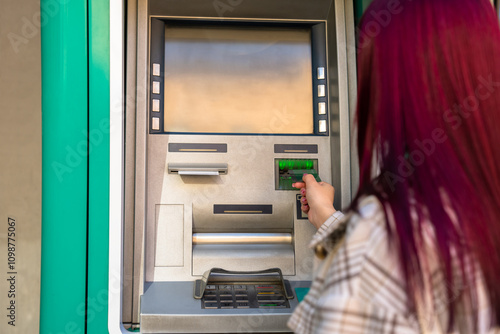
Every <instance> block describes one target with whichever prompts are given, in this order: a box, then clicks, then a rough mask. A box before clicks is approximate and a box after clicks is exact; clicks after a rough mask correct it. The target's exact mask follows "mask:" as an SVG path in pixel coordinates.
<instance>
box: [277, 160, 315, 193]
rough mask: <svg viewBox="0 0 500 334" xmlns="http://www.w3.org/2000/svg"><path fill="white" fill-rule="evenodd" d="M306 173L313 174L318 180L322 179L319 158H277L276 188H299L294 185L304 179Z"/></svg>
mask: <svg viewBox="0 0 500 334" xmlns="http://www.w3.org/2000/svg"><path fill="white" fill-rule="evenodd" d="M304 174H311V175H312V176H314V178H315V179H316V181H318V182H320V181H321V179H320V177H319V173H318V159H275V178H276V180H275V181H276V184H275V186H276V190H297V189H296V188H294V187H293V186H292V185H293V184H294V183H295V182H298V181H302V177H303V175H304Z"/></svg>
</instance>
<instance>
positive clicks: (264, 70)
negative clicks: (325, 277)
mask: <svg viewBox="0 0 500 334" xmlns="http://www.w3.org/2000/svg"><path fill="white" fill-rule="evenodd" d="M250 2H251V1H238V4H239V5H237V6H236V5H235V4H236V2H231V3H233V5H235V6H232V7H231V8H232V10H229V7H219V8H216V6H215V5H214V4H215V3H216V2H213V1H192V3H193V6H188V5H186V4H185V3H186V1H180V0H178V1H174V0H169V1H165V0H163V1H160V0H156V1H149V3H146V4H145V3H142V2H141V1H140V2H139V3H136V4H135V5H136V6H137V7H134V6H133V3H132V4H129V10H130V9H131V8H132V9H134V8H135V10H136V11H132V13H129V15H133V14H136V15H137V16H136V17H137V21H135V22H134V21H133V20H129V26H128V27H127V30H128V35H127V36H128V39H127V44H128V47H127V58H128V59H127V69H126V73H127V81H126V87H125V88H126V90H127V91H130V92H134V93H131V94H126V95H127V96H133V98H129V99H127V101H126V102H127V105H126V127H125V133H126V136H125V156H126V160H125V180H124V185H125V194H124V202H125V215H124V217H125V222H124V224H125V225H124V226H125V228H124V249H123V254H124V255H123V256H124V258H123V270H124V272H123V277H124V283H123V305H122V319H123V323H124V324H125V325H126V326H129V327H140V329H141V332H143V333H197V332H198V333H201V332H203V333H209V332H210V333H223V332H239V331H251V332H286V331H287V328H286V321H287V319H288V318H289V316H290V314H291V312H292V311H293V309H294V308H295V307H296V305H297V304H298V300H297V296H296V292H297V291H298V290H296V289H301V288H307V287H308V286H309V285H310V282H311V279H312V273H313V253H312V251H311V250H310V249H309V248H308V243H309V241H310V240H311V237H312V236H313V235H314V233H315V229H314V227H313V226H312V225H311V224H310V223H309V222H308V221H307V217H306V216H305V215H304V214H302V213H301V211H300V194H299V192H298V191H297V190H295V189H293V188H292V186H291V184H292V183H293V182H294V181H295V180H298V179H300V177H301V175H302V174H303V173H304V172H307V173H312V174H314V175H315V176H316V177H317V178H318V179H321V180H322V181H326V182H329V183H332V184H333V185H334V186H335V188H336V199H335V205H336V206H337V207H341V206H343V205H346V204H347V203H348V201H349V199H350V198H346V197H350V189H342V187H343V185H344V184H343V183H342V178H343V177H350V171H349V170H348V171H346V170H345V167H344V166H345V165H346V162H350V152H349V149H347V150H346V149H345V146H346V145H347V146H348V145H349V144H348V140H347V144H346V141H345V138H347V139H348V138H349V129H348V128H346V129H343V128H341V126H340V123H341V121H342V117H344V118H347V119H349V113H348V110H340V107H339V96H340V90H341V89H345V87H344V88H342V87H340V83H339V82H340V81H339V79H338V78H339V77H340V76H347V73H346V70H345V69H344V70H341V68H342V67H339V65H338V59H337V54H338V51H339V50H338V49H337V48H338V45H337V42H336V30H337V27H338V26H339V25H342V24H344V25H345V22H338V21H339V19H338V17H340V18H341V19H342V17H341V16H340V15H338V13H337V15H336V12H335V4H334V1H326V0H325V1H320V0H318V1H310V2H304V1H288V2H285V1H276V0H274V1H265V2H261V1H254V2H252V3H250ZM195 3H196V4H197V6H194V4H195ZM336 3H337V6H338V4H339V3H342V4H343V1H336ZM228 4H229V2H228ZM228 6H230V5H228ZM221 8H222V9H221ZM224 8H225V10H226V12H224V13H223V14H225V15H224V16H220V14H221V10H223V9H224ZM146 9H147V10H146ZM146 12H147V15H144V14H145V13H146ZM141 14H142V15H141ZM336 16H337V20H336ZM344 19H345V18H344ZM342 82H343V81H342ZM347 124H348V122H347ZM343 140H344V141H343ZM344 188H345V187H344ZM345 194H347V195H348V196H345ZM213 268H222V269H225V270H229V271H235V272H236V273H235V274H234V275H228V274H221V273H219V275H218V276H213V277H212V276H211V278H210V279H213V278H214V277H215V279H216V280H217V277H218V280H219V283H218V284H211V282H210V281H209V282H208V285H207V289H208V290H207V291H206V296H208V297H207V298H202V299H201V300H200V299H196V298H194V296H193V293H194V288H195V281H196V280H200V279H201V278H202V276H203V275H204V273H206V272H207V271H210V270H211V269H213ZM271 268H278V269H279V271H281V273H282V275H283V277H284V279H285V281H286V284H285V286H283V287H281V285H280V282H281V281H280V280H279V274H270V273H269V272H267V273H263V274H260V275H257V274H254V275H249V274H248V272H254V271H265V270H267V269H271ZM244 273H246V274H244ZM259 280H260V281H261V282H262V284H261V283H259ZM224 289H229V290H230V292H229V293H228V294H227V295H226V296H224V295H223V294H224V293H226V292H228V291H225V290H224ZM258 289H264V290H258ZM210 290H216V292H217V293H216V292H214V291H210ZM223 290H224V291H223ZM244 290H247V291H248V292H247V293H246V296H247V297H245V293H243V292H242V291H244ZM285 290H286V291H285ZM250 291H252V292H250ZM256 291H257V292H256ZM258 291H261V292H258ZM212 292H213V296H214V297H211V296H212V295H210V293H212ZM254 293H255V295H254ZM287 293H290V295H291V296H289V297H290V298H286V297H283V295H285V294H287ZM262 295H272V296H275V297H272V298H271V297H269V298H267V299H266V298H263V297H262ZM273 298H274V299H273ZM249 299H252V300H253V301H249Z"/></svg>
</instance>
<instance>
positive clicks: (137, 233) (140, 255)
mask: <svg viewBox="0 0 500 334" xmlns="http://www.w3.org/2000/svg"><path fill="white" fill-rule="evenodd" d="M137 3H138V5H137V18H138V19H137V36H136V40H137V77H136V91H135V94H136V101H135V102H136V104H135V106H136V147H135V151H136V155H135V157H136V165H135V166H136V170H135V227H134V287H133V291H134V293H133V304H132V305H133V306H132V322H133V323H134V324H138V323H139V320H140V319H139V318H140V315H139V314H140V296H141V295H142V293H143V291H144V229H145V227H144V222H145V219H146V209H145V204H146V203H145V201H146V182H147V181H146V158H147V156H146V136H147V133H148V131H147V129H148V126H149V125H148V124H147V119H148V117H147V116H146V115H147V114H146V106H147V101H148V98H147V96H148V95H149V89H148V75H149V73H148V68H149V62H148V60H147V59H148V58H147V57H148V21H149V19H148V1H147V0H138V1H137ZM131 93H132V92H131Z"/></svg>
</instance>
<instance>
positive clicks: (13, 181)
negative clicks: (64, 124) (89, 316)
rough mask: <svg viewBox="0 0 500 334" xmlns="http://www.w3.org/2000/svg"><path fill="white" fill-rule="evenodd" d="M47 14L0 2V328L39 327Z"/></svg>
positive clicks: (30, 3)
mask: <svg viewBox="0 0 500 334" xmlns="http://www.w3.org/2000/svg"><path fill="white" fill-rule="evenodd" d="M47 19H50V17H48V16H47V15H43V14H42V13H41V12H40V1H39V0H23V1H15V0H1V2H0V332H1V333H37V332H38V327H39V308H40V306H39V305H40V231H41V158H42V149H41V132H42V130H41V65H40V64H41V60H40V25H43V24H44V20H47ZM14 220H15V222H14ZM9 222H10V225H12V226H9ZM9 228H10V230H9ZM9 232H10V237H11V239H8V238H9ZM9 242H10V244H8V243H9ZM8 247H11V248H10V249H9V248H8ZM9 250H10V251H11V252H12V253H10V254H9ZM9 255H10V261H9ZM13 306H14V307H15V310H14V308H13ZM8 308H10V310H9V309H8ZM8 315H12V316H11V317H8ZM14 316H15V318H14ZM9 322H10V324H9ZM13 324H15V326H13Z"/></svg>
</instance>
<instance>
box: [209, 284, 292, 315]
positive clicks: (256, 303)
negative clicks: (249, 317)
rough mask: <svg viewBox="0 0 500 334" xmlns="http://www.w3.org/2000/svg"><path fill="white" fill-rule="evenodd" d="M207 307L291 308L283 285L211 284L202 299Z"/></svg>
mask: <svg viewBox="0 0 500 334" xmlns="http://www.w3.org/2000/svg"><path fill="white" fill-rule="evenodd" d="M201 307H202V308H205V309H235V308H238V309H239V308H290V304H289V302H288V300H287V299H286V297H285V294H284V291H283V288H282V287H281V285H275V284H226V283H225V284H210V285H207V286H206V287H205V293H204V295H203V298H202V299H201Z"/></svg>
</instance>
